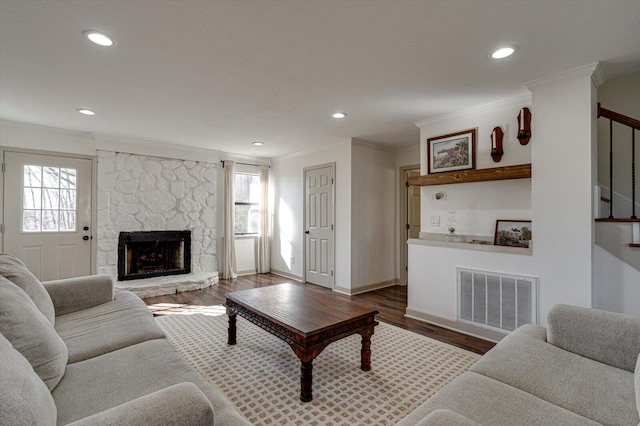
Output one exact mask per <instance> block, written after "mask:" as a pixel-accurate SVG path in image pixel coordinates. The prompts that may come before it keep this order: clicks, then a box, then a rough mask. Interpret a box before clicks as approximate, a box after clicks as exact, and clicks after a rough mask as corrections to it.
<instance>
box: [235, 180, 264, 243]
mask: <svg viewBox="0 0 640 426" xmlns="http://www.w3.org/2000/svg"><path fill="white" fill-rule="evenodd" d="M261 191H262V190H261V186H260V175H257V174H251V173H236V176H235V224H236V229H235V234H236V235H257V234H258V231H259V227H260V200H261V198H262V195H261Z"/></svg>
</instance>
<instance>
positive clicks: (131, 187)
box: [97, 151, 218, 279]
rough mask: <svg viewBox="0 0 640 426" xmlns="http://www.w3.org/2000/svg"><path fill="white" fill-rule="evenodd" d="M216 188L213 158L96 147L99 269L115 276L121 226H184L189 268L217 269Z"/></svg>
mask: <svg viewBox="0 0 640 426" xmlns="http://www.w3.org/2000/svg"><path fill="white" fill-rule="evenodd" d="M215 191H216V169H215V164H212V163H203V162H196V161H186V160H173V159H166V158H158V157H151V156H144V155H135V154H125V153H120V152H118V153H116V152H111V151H98V232H97V237H98V259H97V267H98V269H97V271H98V273H99V274H108V275H111V276H112V277H114V279H115V278H117V275H118V263H117V262H118V260H117V251H118V235H119V233H120V232H121V231H128V232H131V231H154V230H157V231H165V230H187V229H188V230H191V270H192V272H193V273H203V272H216V271H217V266H218V265H217V259H216V197H215Z"/></svg>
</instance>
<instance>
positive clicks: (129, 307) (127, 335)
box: [56, 291, 164, 363]
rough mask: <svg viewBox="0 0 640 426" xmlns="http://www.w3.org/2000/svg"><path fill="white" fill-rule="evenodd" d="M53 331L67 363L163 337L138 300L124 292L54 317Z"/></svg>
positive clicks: (145, 307) (162, 333) (133, 295)
mask: <svg viewBox="0 0 640 426" xmlns="http://www.w3.org/2000/svg"><path fill="white" fill-rule="evenodd" d="M56 331H57V332H58V334H59V335H60V337H62V339H63V340H64V342H65V343H66V344H67V348H68V350H69V361H68V363H73V362H78V361H83V360H85V359H88V358H93V357H95V356H98V355H102V354H105V353H107V352H111V351H115V350H118V349H122V348H124V347H126V346H131V345H135V344H136V343H140V342H144V341H146V340H151V339H161V338H163V337H164V332H163V331H162V329H161V328H160V327H159V326H158V324H157V323H156V321H155V319H154V318H153V315H152V314H151V312H149V309H148V308H147V306H146V305H145V304H144V302H143V301H142V299H140V298H139V297H138V296H136V295H135V294H133V293H130V292H128V291H123V292H118V293H116V295H115V299H114V300H113V301H112V302H108V303H103V304H101V305H98V306H94V307H92V308H88V309H84V310H81V311H77V312H73V313H70V314H66V315H61V316H59V317H57V319H56Z"/></svg>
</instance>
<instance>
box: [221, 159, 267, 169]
mask: <svg viewBox="0 0 640 426" xmlns="http://www.w3.org/2000/svg"><path fill="white" fill-rule="evenodd" d="M225 161H229V160H220V162H221V163H222V167H224V162H225ZM236 164H240V165H241V166H256V167H260V166H268V167H269V168H271V166H270V165H268V164H250V163H236Z"/></svg>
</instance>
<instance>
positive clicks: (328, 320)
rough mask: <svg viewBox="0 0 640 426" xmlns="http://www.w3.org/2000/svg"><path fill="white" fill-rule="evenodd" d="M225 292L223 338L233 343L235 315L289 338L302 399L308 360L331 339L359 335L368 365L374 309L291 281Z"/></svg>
mask: <svg viewBox="0 0 640 426" xmlns="http://www.w3.org/2000/svg"><path fill="white" fill-rule="evenodd" d="M225 297H226V298H227V302H226V304H227V315H228V316H229V340H228V341H227V343H228V344H229V345H235V344H236V316H237V315H240V316H241V317H243V318H246V319H247V320H249V321H251V322H252V323H254V324H255V325H257V326H258V327H260V328H262V329H264V330H266V331H268V332H269V333H271V334H273V335H274V336H277V337H279V338H280V339H282V340H284V341H285V342H287V343H288V344H289V346H291V349H293V352H295V354H296V355H297V356H298V358H300V362H301V365H300V400H301V401H303V402H308V401H311V400H312V399H313V397H312V395H311V383H312V370H313V365H312V363H313V360H314V359H315V357H316V356H318V354H320V352H322V350H323V349H324V348H326V347H327V345H329V344H330V343H331V342H335V341H336V340H339V339H342V338H343V337H347V336H350V335H352V334H360V335H361V336H362V350H361V351H360V368H361V369H362V370H363V371H369V370H371V336H372V335H373V328H374V327H375V326H376V325H378V322H377V321H376V320H375V315H376V314H377V313H378V311H376V310H375V309H371V308H367V307H365V306H362V305H358V304H357V303H354V302H351V301H348V300H343V299H338V298H337V297H335V296H334V295H332V294H325V293H320V292H318V291H315V290H310V289H308V288H306V287H304V286H302V285H295V284H278V285H273V286H269V287H261V288H254V289H251V290H242V291H235V292H233V293H227V294H226V295H225Z"/></svg>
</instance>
